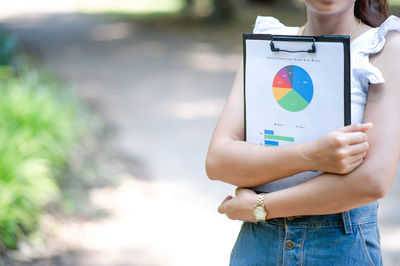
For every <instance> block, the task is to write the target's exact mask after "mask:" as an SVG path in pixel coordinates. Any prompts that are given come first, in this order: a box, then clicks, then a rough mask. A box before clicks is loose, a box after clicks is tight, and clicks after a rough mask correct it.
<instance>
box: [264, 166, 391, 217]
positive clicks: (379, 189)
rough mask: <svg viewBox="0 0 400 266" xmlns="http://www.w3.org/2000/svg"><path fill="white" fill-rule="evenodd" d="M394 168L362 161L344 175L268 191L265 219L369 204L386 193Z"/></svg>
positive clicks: (318, 178) (340, 210) (322, 177)
mask: <svg viewBox="0 0 400 266" xmlns="http://www.w3.org/2000/svg"><path fill="white" fill-rule="evenodd" d="M393 164H396V162H393ZM382 165H383V164H382ZM363 166H364V167H363ZM393 169H395V168H390V167H389V168H386V169H383V168H381V167H379V166H377V167H375V168H374V167H373V166H372V167H371V164H369V165H368V164H365V165H362V166H361V167H359V168H358V169H356V170H355V171H353V172H352V173H350V174H347V175H336V174H323V175H321V176H318V177H316V178H314V179H312V180H309V181H307V182H305V183H303V184H300V185H297V186H294V187H290V188H287V189H284V190H281V191H276V192H272V193H269V194H267V196H266V198H265V206H266V209H267V211H268V219H270V218H276V217H286V216H296V215H320V214H332V213H338V212H343V211H346V210H350V209H353V208H356V207H359V206H362V205H364V204H368V203H370V202H372V201H375V200H377V199H379V198H382V197H383V196H384V195H385V194H386V193H387V192H388V190H389V188H390V186H391V184H392V181H393V178H394V176H395V170H393Z"/></svg>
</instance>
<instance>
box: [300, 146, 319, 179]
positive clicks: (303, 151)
mask: <svg viewBox="0 0 400 266" xmlns="http://www.w3.org/2000/svg"><path fill="white" fill-rule="evenodd" d="M313 145H314V143H313V142H305V143H301V144H299V151H298V153H299V157H300V162H301V166H300V167H301V169H302V171H303V172H305V171H311V170H317V169H316V168H317V167H316V165H315V162H316V160H315V159H314V158H313Z"/></svg>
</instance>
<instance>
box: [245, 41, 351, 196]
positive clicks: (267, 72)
mask: <svg viewBox="0 0 400 266" xmlns="http://www.w3.org/2000/svg"><path fill="white" fill-rule="evenodd" d="M243 55H244V58H243V59H244V60H243V62H244V64H243V67H244V116H245V117H244V123H245V124H244V128H245V140H246V141H247V142H251V143H254V144H258V145H262V146H268V147H269V148H274V147H277V146H284V145H291V144H296V143H302V142H310V141H313V140H315V139H317V138H319V137H320V136H323V135H325V134H327V133H329V132H331V131H333V130H335V129H337V128H339V127H342V126H345V125H349V124H351V113H350V112H351V110H350V82H351V79H350V37H349V36H336V35H322V36H291V35H270V34H243ZM320 174H322V172H319V171H308V172H303V173H299V174H296V175H293V176H289V177H286V178H282V179H279V180H277V181H274V182H270V183H268V184H264V185H261V186H257V187H254V188H253V190H255V191H258V192H273V191H277V190H281V189H284V188H287V187H291V186H294V185H297V184H300V183H303V182H305V181H307V180H309V179H311V178H314V177H316V176H318V175H320Z"/></svg>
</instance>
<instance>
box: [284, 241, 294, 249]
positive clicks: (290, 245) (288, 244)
mask: <svg viewBox="0 0 400 266" xmlns="http://www.w3.org/2000/svg"><path fill="white" fill-rule="evenodd" d="M285 248H286V249H294V243H293V241H292V240H286V242H285Z"/></svg>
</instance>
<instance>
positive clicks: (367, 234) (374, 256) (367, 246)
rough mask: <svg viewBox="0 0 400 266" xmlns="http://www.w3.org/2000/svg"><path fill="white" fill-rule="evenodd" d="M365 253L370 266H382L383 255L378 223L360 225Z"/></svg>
mask: <svg viewBox="0 0 400 266" xmlns="http://www.w3.org/2000/svg"><path fill="white" fill-rule="evenodd" d="M358 230H359V231H360V237H361V243H362V248H363V251H364V253H365V255H366V257H367V258H368V261H369V264H370V265H375V266H381V265H382V254H381V248H380V240H379V231H378V227H377V224H376V223H366V224H359V225H358Z"/></svg>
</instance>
